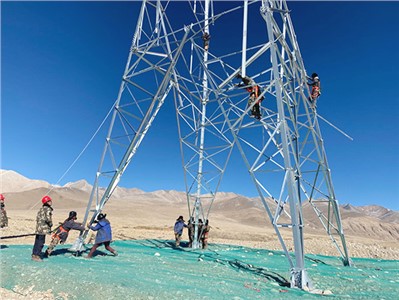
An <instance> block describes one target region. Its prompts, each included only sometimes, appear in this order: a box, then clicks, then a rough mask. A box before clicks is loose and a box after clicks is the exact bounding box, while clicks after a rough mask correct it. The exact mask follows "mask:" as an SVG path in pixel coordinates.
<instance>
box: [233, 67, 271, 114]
mask: <svg viewBox="0 0 399 300" xmlns="http://www.w3.org/2000/svg"><path fill="white" fill-rule="evenodd" d="M236 78H238V79H241V80H242V83H240V84H237V85H236V86H238V87H244V88H245V89H246V90H247V92H248V93H249V100H248V106H252V105H253V106H252V108H251V116H253V117H255V118H256V119H258V120H260V118H261V117H262V115H261V113H260V103H261V102H262V101H263V100H264V99H265V97H264V96H260V94H261V91H260V86H259V85H257V84H256V83H255V81H254V80H253V79H252V78H251V77H249V76H244V77H242V76H241V74H240V73H238V74H237V76H236ZM253 103H255V104H253Z"/></svg>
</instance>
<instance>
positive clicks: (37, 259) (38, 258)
mask: <svg viewBox="0 0 399 300" xmlns="http://www.w3.org/2000/svg"><path fill="white" fill-rule="evenodd" d="M32 260H34V261H43V259H41V257H40V256H39V255H32Z"/></svg>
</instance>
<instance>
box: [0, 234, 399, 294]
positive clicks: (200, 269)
mask: <svg viewBox="0 0 399 300" xmlns="http://www.w3.org/2000/svg"><path fill="white" fill-rule="evenodd" d="M112 247H114V248H115V249H116V250H117V251H118V252H119V256H117V257H114V256H112V255H106V253H105V252H106V251H105V249H104V248H103V247H100V248H99V250H101V251H97V252H96V254H97V255H96V256H95V257H94V258H92V259H86V258H84V256H85V254H83V256H81V257H75V256H74V255H73V254H72V253H70V252H69V251H67V249H68V245H61V246H59V247H57V249H56V250H55V251H54V255H53V256H51V257H50V258H49V259H44V261H43V262H34V261H31V257H30V255H31V251H32V245H3V246H2V249H1V251H0V255H1V287H2V288H5V289H8V290H14V291H18V290H33V291H47V290H49V289H51V290H52V293H53V295H55V298H56V299H57V298H59V299H62V296H65V295H67V298H68V299H298V298H302V299H316V298H320V297H321V296H320V295H318V294H311V293H308V292H305V291H302V290H298V289H290V288H289V287H287V284H288V281H289V275H290V273H289V266H288V262H287V259H286V258H285V256H284V255H283V253H282V252H280V251H269V250H263V249H252V248H246V247H239V246H229V245H216V244H210V246H209V249H208V250H191V249H189V248H185V247H182V248H174V247H173V242H172V241H165V240H134V241H116V242H114V243H113V244H112ZM102 251H104V252H102ZM86 254H87V253H86ZM353 262H354V264H355V266H354V267H344V266H343V265H342V264H341V261H340V259H339V258H337V257H329V256H320V255H308V256H306V262H305V263H306V268H307V272H308V275H309V277H310V278H311V280H312V281H313V284H314V287H315V288H316V289H318V290H327V291H331V292H332V294H331V295H328V296H323V297H329V298H335V299H344V298H347V299H387V300H388V299H396V298H397V297H398V292H399V261H393V260H376V259H356V258H355V259H353Z"/></svg>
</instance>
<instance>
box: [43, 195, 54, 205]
mask: <svg viewBox="0 0 399 300" xmlns="http://www.w3.org/2000/svg"><path fill="white" fill-rule="evenodd" d="M49 201H52V200H51V198H50V196H44V197H43V198H42V203H43V204H45V203H47V202H49Z"/></svg>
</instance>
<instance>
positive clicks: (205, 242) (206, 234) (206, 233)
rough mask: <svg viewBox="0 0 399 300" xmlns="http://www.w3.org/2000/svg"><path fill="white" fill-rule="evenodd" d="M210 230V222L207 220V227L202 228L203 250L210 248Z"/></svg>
mask: <svg viewBox="0 0 399 300" xmlns="http://www.w3.org/2000/svg"><path fill="white" fill-rule="evenodd" d="M210 230H211V226H209V220H206V221H205V225H204V226H203V228H202V236H201V242H202V249H206V248H208V237H209V231H210Z"/></svg>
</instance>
